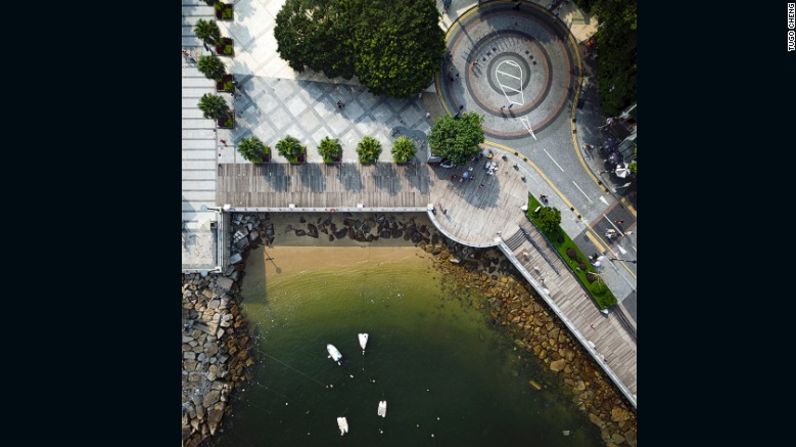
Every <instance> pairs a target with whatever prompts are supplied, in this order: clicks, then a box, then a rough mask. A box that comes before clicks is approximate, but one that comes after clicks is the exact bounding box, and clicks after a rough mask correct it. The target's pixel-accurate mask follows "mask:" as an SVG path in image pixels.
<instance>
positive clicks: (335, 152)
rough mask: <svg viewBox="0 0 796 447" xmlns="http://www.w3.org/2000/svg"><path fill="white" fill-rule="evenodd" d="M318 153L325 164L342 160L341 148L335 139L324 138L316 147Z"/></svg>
mask: <svg viewBox="0 0 796 447" xmlns="http://www.w3.org/2000/svg"><path fill="white" fill-rule="evenodd" d="M318 153H319V154H321V157H323V162H324V163H327V164H331V163H337V162H339V161H340V160H341V159H342V158H343V147H342V146H340V141H339V140H338V139H337V138H329V137H326V138H324V139H323V140H321V144H319V145H318Z"/></svg>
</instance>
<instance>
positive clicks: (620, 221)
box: [616, 220, 625, 225]
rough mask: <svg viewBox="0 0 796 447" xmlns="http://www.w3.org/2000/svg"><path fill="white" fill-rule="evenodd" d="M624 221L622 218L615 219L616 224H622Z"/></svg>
mask: <svg viewBox="0 0 796 447" xmlns="http://www.w3.org/2000/svg"><path fill="white" fill-rule="evenodd" d="M624 223H625V221H624V220H617V221H616V224H617V225H624Z"/></svg>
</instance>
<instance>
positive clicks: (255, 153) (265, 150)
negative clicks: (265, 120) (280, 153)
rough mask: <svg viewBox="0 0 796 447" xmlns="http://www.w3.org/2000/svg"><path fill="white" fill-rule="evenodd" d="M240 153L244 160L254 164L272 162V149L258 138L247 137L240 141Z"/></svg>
mask: <svg viewBox="0 0 796 447" xmlns="http://www.w3.org/2000/svg"><path fill="white" fill-rule="evenodd" d="M238 152H240V154H241V155H242V156H243V158H245V159H246V160H248V161H250V162H252V163H254V164H260V163H267V162H269V161H271V148H270V147H268V146H266V145H265V144H263V142H262V141H260V139H259V138H257V137H247V138H244V139H242V140H240V143H238Z"/></svg>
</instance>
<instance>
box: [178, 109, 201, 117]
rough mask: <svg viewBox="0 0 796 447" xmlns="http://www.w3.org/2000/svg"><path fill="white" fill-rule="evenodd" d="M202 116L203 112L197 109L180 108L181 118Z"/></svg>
mask: <svg viewBox="0 0 796 447" xmlns="http://www.w3.org/2000/svg"><path fill="white" fill-rule="evenodd" d="M204 117H205V116H204V113H202V111H201V110H199V109H195V108H191V109H182V118H183V119H187V118H193V119H203V118H204Z"/></svg>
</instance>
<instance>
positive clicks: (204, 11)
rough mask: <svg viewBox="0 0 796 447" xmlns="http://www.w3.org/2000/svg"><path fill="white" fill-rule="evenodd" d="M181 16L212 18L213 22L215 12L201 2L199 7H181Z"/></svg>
mask: <svg viewBox="0 0 796 447" xmlns="http://www.w3.org/2000/svg"><path fill="white" fill-rule="evenodd" d="M182 16H183V17H200V18H205V17H212V18H213V20H215V19H216V11H215V10H214V9H213V7H212V6H207V4H206V3H204V2H202V4H201V5H197V6H183V7H182Z"/></svg>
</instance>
